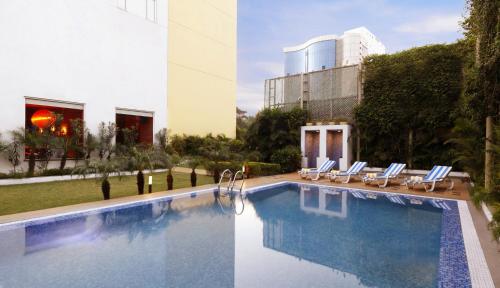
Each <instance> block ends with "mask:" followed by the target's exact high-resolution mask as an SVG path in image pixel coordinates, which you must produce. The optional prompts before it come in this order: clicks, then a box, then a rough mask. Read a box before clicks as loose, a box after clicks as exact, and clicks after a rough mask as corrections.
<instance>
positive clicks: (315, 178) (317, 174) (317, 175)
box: [311, 172, 321, 181]
mask: <svg viewBox="0 0 500 288" xmlns="http://www.w3.org/2000/svg"><path fill="white" fill-rule="evenodd" d="M320 174H321V173H319V172H318V173H316V177H314V178H313V177H311V180H313V181H317V180H318V179H319V177H320Z"/></svg>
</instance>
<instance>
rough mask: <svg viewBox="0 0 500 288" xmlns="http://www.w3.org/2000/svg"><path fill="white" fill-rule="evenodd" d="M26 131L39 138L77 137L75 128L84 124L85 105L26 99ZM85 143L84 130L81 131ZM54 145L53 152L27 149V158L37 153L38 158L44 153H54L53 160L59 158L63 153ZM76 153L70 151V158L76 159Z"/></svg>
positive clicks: (81, 138)
mask: <svg viewBox="0 0 500 288" xmlns="http://www.w3.org/2000/svg"><path fill="white" fill-rule="evenodd" d="M24 116H25V129H26V130H28V131H29V132H30V133H34V134H35V135H38V136H46V137H53V138H69V137H73V136H75V133H76V132H75V131H74V129H73V128H74V127H76V126H75V125H78V123H77V122H79V123H83V105H82V104H78V103H68V102H60V101H54V100H45V99H37V98H26V104H25V115H24ZM79 133H80V135H77V136H79V138H80V140H81V141H83V130H82V131H79ZM54 147H56V146H54V145H52V147H51V151H46V149H32V147H25V156H26V157H29V155H30V154H31V153H35V154H36V156H37V158H40V157H41V156H43V154H44V153H52V155H51V157H52V158H59V157H60V156H61V155H60V154H61V151H58V149H57V147H56V148H54ZM74 157H75V152H74V151H72V150H70V151H68V158H74Z"/></svg>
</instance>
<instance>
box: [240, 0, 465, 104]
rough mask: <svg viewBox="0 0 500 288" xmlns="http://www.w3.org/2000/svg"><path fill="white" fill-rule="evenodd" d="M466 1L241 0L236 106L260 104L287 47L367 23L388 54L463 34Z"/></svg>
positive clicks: (280, 74)
mask: <svg viewBox="0 0 500 288" xmlns="http://www.w3.org/2000/svg"><path fill="white" fill-rule="evenodd" d="M464 14H465V1H464V0H435V1H432V0H411V1H404V0H399V1H396V0H387V1H385V0H364V1H363V0H306V1H304V0H239V1H238V107H240V108H241V109H243V110H246V111H248V112H249V113H250V114H254V113H256V112H257V111H258V110H260V109H262V107H263V102H264V100H263V99H264V80H265V79H268V78H272V77H276V76H282V74H283V59H284V56H283V52H282V49H283V47H286V46H293V45H297V44H300V43H303V42H305V41H306V40H308V39H310V38H312V37H315V36H319V35H323V34H336V35H341V34H342V32H343V31H345V30H348V29H352V28H356V27H359V26H365V27H366V28H368V30H370V31H371V32H372V33H373V34H375V36H377V38H379V39H380V40H381V41H382V43H384V45H385V46H386V48H387V52H388V53H393V52H397V51H400V50H404V49H407V48H411V47H416V46H422V45H426V44H433V43H451V42H454V41H455V40H457V39H459V38H462V31H461V29H460V24H459V22H460V21H461V20H462V19H463V15H464Z"/></svg>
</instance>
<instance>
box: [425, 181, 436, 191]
mask: <svg viewBox="0 0 500 288" xmlns="http://www.w3.org/2000/svg"><path fill="white" fill-rule="evenodd" d="M424 188H425V191H426V192H434V188H436V181H432V184H431V188H430V189H427V185H426V184H424Z"/></svg>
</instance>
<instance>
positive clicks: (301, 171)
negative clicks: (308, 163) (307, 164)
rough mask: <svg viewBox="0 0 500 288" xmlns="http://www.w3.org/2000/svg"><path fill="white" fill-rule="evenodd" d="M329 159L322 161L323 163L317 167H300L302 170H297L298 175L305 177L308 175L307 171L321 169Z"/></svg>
mask: <svg viewBox="0 0 500 288" xmlns="http://www.w3.org/2000/svg"><path fill="white" fill-rule="evenodd" d="M329 161H330V160H327V161H325V162H323V164H321V166H319V167H318V168H302V170H299V175H300V177H302V178H307V176H308V175H309V172H314V171H317V170H323V169H324V168H325V165H327V164H328V162H329Z"/></svg>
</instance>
